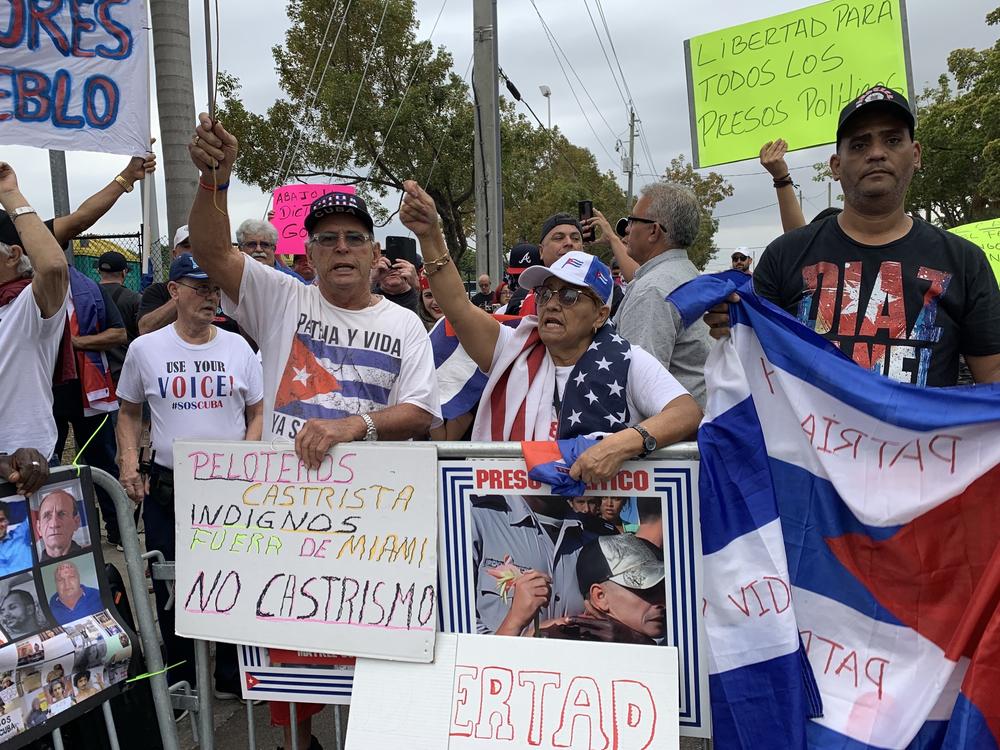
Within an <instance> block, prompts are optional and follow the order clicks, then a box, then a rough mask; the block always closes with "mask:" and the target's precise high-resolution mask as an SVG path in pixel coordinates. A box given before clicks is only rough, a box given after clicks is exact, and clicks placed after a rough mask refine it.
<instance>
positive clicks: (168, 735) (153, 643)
mask: <svg viewBox="0 0 1000 750" xmlns="http://www.w3.org/2000/svg"><path fill="white" fill-rule="evenodd" d="M90 471H91V476H92V477H93V480H94V484H96V485H97V486H99V487H102V488H103V489H104V491H105V492H107V493H108V496H109V497H110V498H111V499H112V501H113V502H114V504H115V512H116V513H117V514H118V528H119V529H121V540H122V548H123V549H124V554H125V568H126V570H127V571H128V579H129V587H130V588H131V590H132V608H133V611H134V612H135V619H136V625H137V627H138V630H139V639H140V640H141V641H142V652H143V655H144V656H145V657H146V668H147V671H148V672H149V673H150V675H151V676H150V677H149V678H148V679H149V687H150V691H151V692H152V694H153V706H154V708H155V709H156V722H157V724H158V725H159V727H160V739H161V740H162V742H163V750H180V745H179V743H178V741H177V726H176V724H174V714H173V707H172V706H171V704H170V693H169V691H168V689H167V674H166V671H165V670H164V667H165V666H166V665H165V664H164V663H163V656H162V655H161V654H160V642H159V639H158V638H157V637H156V633H157V630H156V620H155V618H154V616H153V607H152V605H151V604H150V603H149V594H148V592H147V591H146V574H145V571H144V566H143V554H142V550H141V549H140V547H139V535H138V533H137V531H136V528H135V519H134V518H133V516H132V513H133V512H134V510H135V505H134V504H133V502H132V501H131V500H130V499H129V497H128V495H126V494H125V490H124V489H123V488H122V486H121V485H120V484H119V483H118V480H116V479H115V478H114V477H113V476H111V475H110V474H108V473H107V472H105V471H101V470H100V469H96V468H94V467H91V469H90ZM104 707H105V720H106V721H107V722H109V724H110V725H112V726H113V720H112V719H111V716H110V708H109V707H108V705H107V703H105V704H104ZM57 742H58V743H59V744H61V742H62V738H61V737H59V739H58V740H57ZM112 742H113V744H112V747H115V746H116V743H117V738H116V739H115V740H113V741H112ZM59 744H57V747H58V746H59Z"/></svg>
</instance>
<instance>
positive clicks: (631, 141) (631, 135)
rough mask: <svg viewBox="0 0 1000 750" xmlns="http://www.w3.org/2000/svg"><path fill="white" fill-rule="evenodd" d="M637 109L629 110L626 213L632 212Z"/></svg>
mask: <svg viewBox="0 0 1000 750" xmlns="http://www.w3.org/2000/svg"><path fill="white" fill-rule="evenodd" d="M634 151H635V110H634V109H632V108H631V107H630V108H629V111H628V194H627V195H626V196H625V213H628V214H630V213H632V205H633V204H632V185H633V182H634V180H633V177H634V175H635V156H634Z"/></svg>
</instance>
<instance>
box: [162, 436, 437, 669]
mask: <svg viewBox="0 0 1000 750" xmlns="http://www.w3.org/2000/svg"><path fill="white" fill-rule="evenodd" d="M435 460H436V452H435V449H434V446H432V445H427V444H424V445H418V444H413V445H399V444H394V445H391V446H386V445H381V446H376V445H364V444H360V445H359V444H357V443H351V444H348V445H341V446H337V447H336V449H335V450H334V451H332V452H331V453H329V454H327V455H326V456H325V457H324V459H323V462H322V464H321V465H320V467H319V469H317V470H309V469H306V467H305V466H304V465H303V464H302V463H301V462H300V461H299V459H298V458H297V457H296V456H295V453H294V452H293V451H292V450H290V449H280V448H279V449H275V448H274V447H273V446H271V445H270V444H269V443H251V442H232V443H231V442H201V441H199V442H195V441H192V442H186V441H185V442H178V443H175V444H174V488H175V492H174V496H175V512H176V531H177V586H176V596H177V601H176V605H175V606H176V607H177V618H176V628H177V633H178V634H179V635H183V636H187V637H191V638H204V639H209V640H213V641H227V642H231V643H242V644H248V645H255V646H270V647H275V648H284V649H293V650H303V651H315V652H325V653H337V654H344V655H350V656H371V657H375V658H380V659H400V660H404V661H422V662H426V661H430V660H431V658H432V656H433V653H434V631H435V624H436V622H437V585H436V584H437V555H436V540H437V484H436V465H435Z"/></svg>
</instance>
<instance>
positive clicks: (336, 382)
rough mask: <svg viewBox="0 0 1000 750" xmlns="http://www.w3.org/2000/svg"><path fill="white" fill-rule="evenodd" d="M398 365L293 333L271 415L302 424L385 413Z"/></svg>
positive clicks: (389, 358) (369, 352)
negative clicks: (283, 416)
mask: <svg viewBox="0 0 1000 750" xmlns="http://www.w3.org/2000/svg"><path fill="white" fill-rule="evenodd" d="M400 365H401V361H400V358H399V357H397V356H394V355H392V354H386V353H383V352H378V351H374V350H371V349H362V348H356V347H349V346H337V345H334V344H328V343H326V342H324V341H322V340H320V339H314V338H312V337H311V336H309V335H307V334H305V333H296V334H295V335H294V338H293V339H292V348H291V350H290V351H289V353H288V360H287V361H286V363H285V369H284V372H283V373H282V376H281V382H280V383H279V384H278V389H277V391H276V392H275V397H274V411H276V412H280V413H282V414H286V415H289V416H293V417H298V418H301V419H313V418H317V419H339V418H341V417H347V416H350V415H352V414H362V413H366V412H370V411H378V410H379V409H384V408H385V407H386V406H388V404H389V398H390V394H391V391H392V387H393V385H394V384H395V382H396V378H397V377H398V376H399V371H400Z"/></svg>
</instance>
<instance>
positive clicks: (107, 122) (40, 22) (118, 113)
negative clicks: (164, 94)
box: [0, 0, 149, 156]
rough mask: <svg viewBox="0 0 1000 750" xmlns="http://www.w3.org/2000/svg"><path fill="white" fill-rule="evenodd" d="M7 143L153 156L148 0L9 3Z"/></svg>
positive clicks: (3, 100) (3, 35) (3, 83)
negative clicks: (150, 110)
mask: <svg viewBox="0 0 1000 750" xmlns="http://www.w3.org/2000/svg"><path fill="white" fill-rule="evenodd" d="M6 6H9V7H5V9H4V10H3V11H0V15H2V16H3V17H4V20H5V21H6V23H3V24H0V29H2V31H0V51H2V52H0V55H2V59H3V67H0V143H2V144H14V143H16V144H20V145H23V146H37V147H38V148H50V149H58V150H61V151H100V152H104V153H109V154H125V155H127V156H140V155H142V154H144V153H146V151H148V150H149V67H148V61H147V58H148V40H149V30H148V26H149V24H148V22H147V20H146V3H145V2H144V1H143V0H115V2H97V3H95V2H63V0H51V1H50V2H48V3H44V4H42V3H27V2H24V1H23V0H17V1H16V2H11V3H7V4H6Z"/></svg>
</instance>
